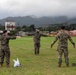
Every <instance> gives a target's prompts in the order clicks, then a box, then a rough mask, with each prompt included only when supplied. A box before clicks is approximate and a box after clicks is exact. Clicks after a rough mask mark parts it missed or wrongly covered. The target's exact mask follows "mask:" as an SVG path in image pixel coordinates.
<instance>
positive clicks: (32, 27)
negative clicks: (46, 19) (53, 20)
mask: <svg viewBox="0 0 76 75" xmlns="http://www.w3.org/2000/svg"><path fill="white" fill-rule="evenodd" d="M62 25H65V27H66V30H69V31H70V30H76V24H50V25H48V26H47V27H45V26H44V27H35V25H34V24H32V25H30V26H27V25H23V26H16V30H15V31H11V32H12V34H15V33H17V32H19V31H24V32H34V31H35V29H36V28H37V29H39V30H40V31H49V32H51V31H57V30H59V29H60V27H61V26H62ZM4 29H5V26H3V25H1V24H0V30H4Z"/></svg>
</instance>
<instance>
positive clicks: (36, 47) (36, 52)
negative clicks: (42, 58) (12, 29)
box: [34, 43, 40, 54]
mask: <svg viewBox="0 0 76 75" xmlns="http://www.w3.org/2000/svg"><path fill="white" fill-rule="evenodd" d="M39 49H40V43H34V51H35V54H39V52H40V51H39Z"/></svg>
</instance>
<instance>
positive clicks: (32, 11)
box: [0, 0, 76, 18]
mask: <svg viewBox="0 0 76 75" xmlns="http://www.w3.org/2000/svg"><path fill="white" fill-rule="evenodd" d="M27 15H35V16H37V17H41V16H64V15H65V16H68V17H76V0H0V18H5V17H8V16H12V17H14V16H27Z"/></svg>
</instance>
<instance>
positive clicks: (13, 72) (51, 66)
mask: <svg viewBox="0 0 76 75" xmlns="http://www.w3.org/2000/svg"><path fill="white" fill-rule="evenodd" d="M52 40H54V37H42V38H41V48H40V54H39V55H34V45H33V44H34V43H33V38H32V37H24V38H17V39H16V40H10V51H11V60H10V63H11V64H10V65H11V66H10V67H9V68H7V67H6V65H5V63H4V66H3V67H1V68H0V75H76V67H72V66H71V64H72V63H73V62H76V49H75V48H73V46H72V45H71V43H70V42H69V62H70V67H66V65H65V62H64V57H63V63H62V67H61V68H58V67H57V65H58V52H57V43H56V44H55V45H54V46H53V48H52V49H50V44H51V42H52ZM73 40H74V41H76V38H75V37H73ZM17 57H18V58H19V60H20V62H21V64H22V66H21V67H16V68H14V67H13V61H12V60H13V59H16V58H17Z"/></svg>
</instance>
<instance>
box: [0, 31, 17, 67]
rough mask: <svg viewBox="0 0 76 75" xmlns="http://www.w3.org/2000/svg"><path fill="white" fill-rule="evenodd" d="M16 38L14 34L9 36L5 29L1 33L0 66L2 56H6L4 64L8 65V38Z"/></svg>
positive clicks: (1, 64)
mask: <svg viewBox="0 0 76 75" xmlns="http://www.w3.org/2000/svg"><path fill="white" fill-rule="evenodd" d="M10 39H16V37H15V36H9V35H8V32H7V31H6V30H4V31H3V34H2V36H1V38H0V40H1V60H0V66H3V63H4V57H6V66H7V67H9V64H10V49H9V40H10Z"/></svg>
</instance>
